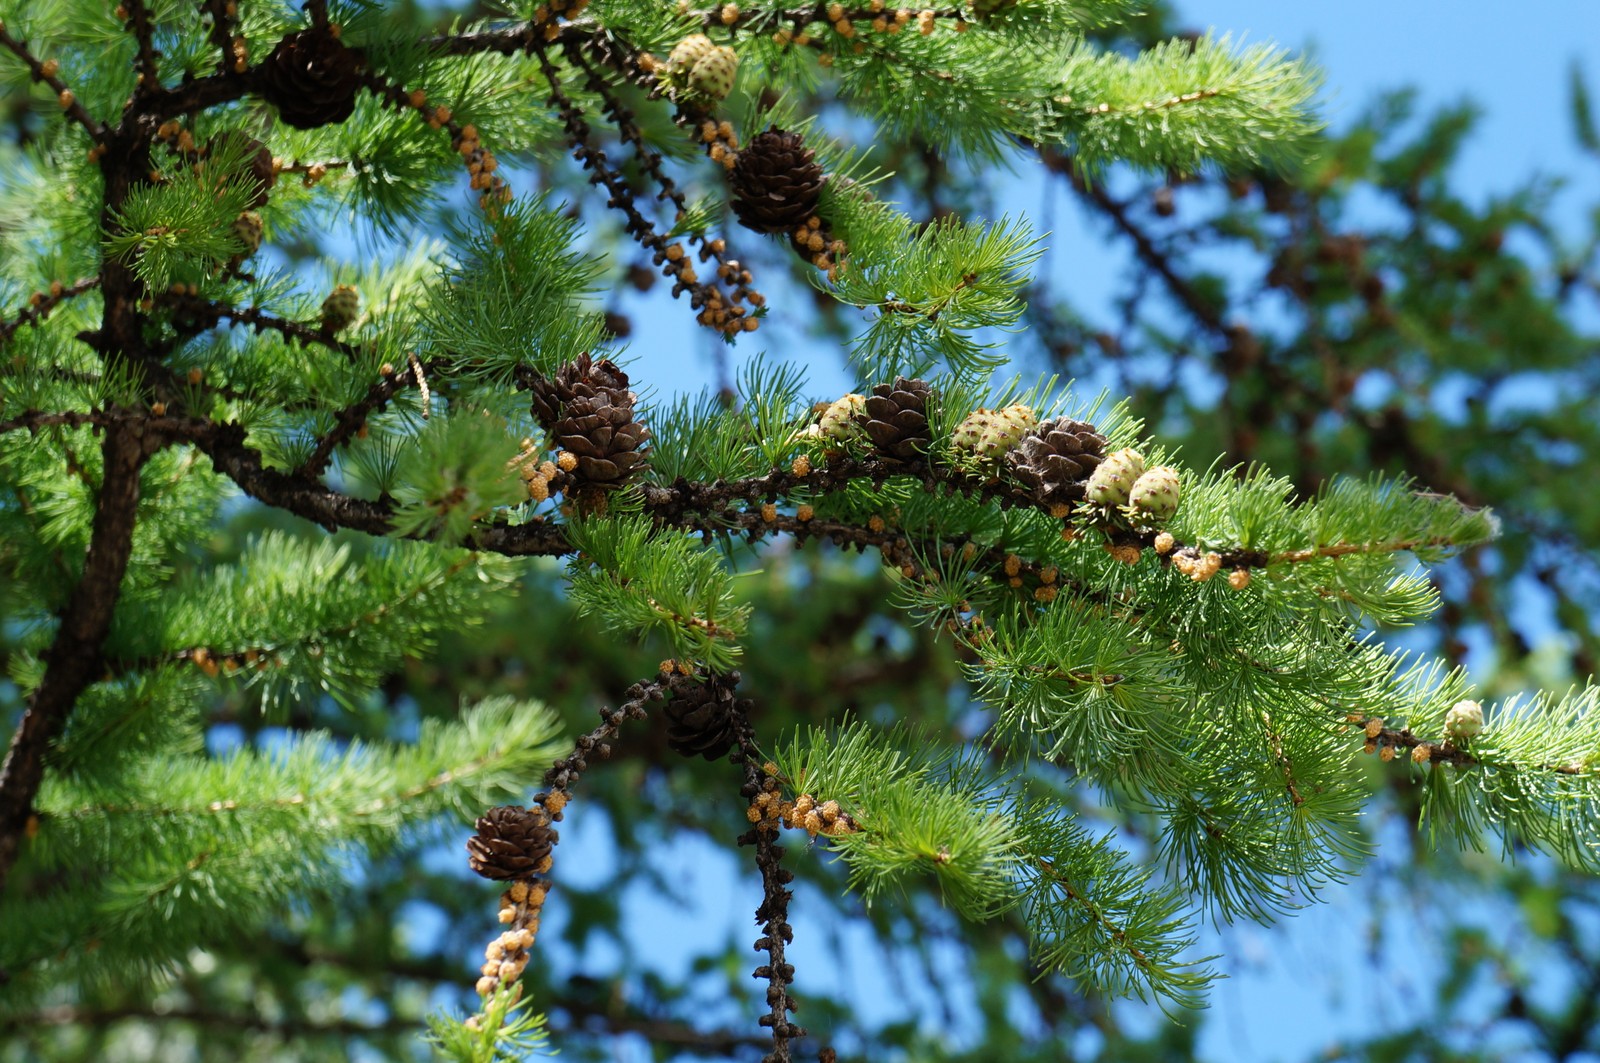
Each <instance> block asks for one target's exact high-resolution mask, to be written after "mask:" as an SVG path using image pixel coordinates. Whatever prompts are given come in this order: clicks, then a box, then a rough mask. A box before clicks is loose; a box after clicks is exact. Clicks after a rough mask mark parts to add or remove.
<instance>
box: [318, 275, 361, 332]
mask: <svg viewBox="0 0 1600 1063" xmlns="http://www.w3.org/2000/svg"><path fill="white" fill-rule="evenodd" d="M360 316H361V293H360V292H358V291H356V290H355V289H354V288H352V287H350V285H348V284H341V285H339V286H338V287H337V288H335V289H334V290H333V292H332V294H330V295H329V296H328V297H327V298H326V299H324V300H322V327H323V328H325V329H327V330H328V331H329V332H339V331H342V330H343V329H347V328H349V327H350V326H351V325H354V324H355V323H356V318H358V317H360Z"/></svg>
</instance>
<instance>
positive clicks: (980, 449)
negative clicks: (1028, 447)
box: [977, 402, 1039, 461]
mask: <svg viewBox="0 0 1600 1063" xmlns="http://www.w3.org/2000/svg"><path fill="white" fill-rule="evenodd" d="M1038 424H1039V415H1038V414H1036V413H1034V412H1033V407H1031V406H1024V405H1022V403H1020V402H1019V403H1017V404H1016V405H1013V406H1007V407H1006V408H1005V409H1003V410H1001V411H1000V412H999V413H997V414H995V415H994V417H992V418H990V420H989V424H988V425H987V426H986V427H985V428H984V430H983V435H982V436H981V437H979V439H978V446H977V453H978V457H980V458H982V459H984V460H985V461H999V460H1000V459H1001V458H1003V457H1005V455H1006V451H1008V450H1011V449H1013V448H1015V447H1016V445H1017V444H1018V443H1021V442H1022V437H1023V436H1025V435H1027V434H1028V433H1029V432H1031V431H1033V430H1034V428H1036V427H1037V426H1038Z"/></svg>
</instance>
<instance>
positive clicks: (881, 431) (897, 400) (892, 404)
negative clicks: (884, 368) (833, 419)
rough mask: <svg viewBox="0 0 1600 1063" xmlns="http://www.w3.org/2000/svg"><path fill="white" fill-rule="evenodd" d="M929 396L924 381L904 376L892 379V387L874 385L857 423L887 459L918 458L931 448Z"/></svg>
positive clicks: (907, 459)
mask: <svg viewBox="0 0 1600 1063" xmlns="http://www.w3.org/2000/svg"><path fill="white" fill-rule="evenodd" d="M932 395H933V389H932V388H930V387H929V386H928V384H927V382H925V381H922V380H907V379H906V378H905V377H903V376H901V377H895V380H894V383H893V384H874V385H873V386H872V394H871V395H868V396H867V398H866V403H865V411H864V412H863V413H862V414H860V415H858V416H857V417H856V424H858V425H860V426H861V429H862V430H863V431H865V432H866V433H867V437H868V438H869V439H871V440H872V445H873V446H874V447H876V448H877V449H878V452H879V453H881V454H883V455H885V456H886V457H891V458H898V459H900V460H902V461H910V460H912V459H915V458H918V457H921V456H922V455H924V454H926V453H927V452H928V448H929V447H930V446H932V445H933V432H932V431H931V430H930V429H929V428H928V399H929V398H930V397H931V396H932Z"/></svg>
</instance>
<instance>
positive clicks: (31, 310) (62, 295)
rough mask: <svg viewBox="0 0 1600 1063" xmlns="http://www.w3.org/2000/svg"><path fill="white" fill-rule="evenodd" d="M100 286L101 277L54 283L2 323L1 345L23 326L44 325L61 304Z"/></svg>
mask: <svg viewBox="0 0 1600 1063" xmlns="http://www.w3.org/2000/svg"><path fill="white" fill-rule="evenodd" d="M99 286H100V278H99V277H85V278H84V279H82V280H78V281H74V282H73V283H71V284H62V283H61V282H60V281H56V282H54V283H52V284H51V285H50V287H49V289H48V290H46V291H39V292H34V293H33V295H32V296H31V297H30V298H29V299H28V305H27V306H25V307H23V308H22V309H21V310H19V311H17V313H16V316H15V317H13V318H12V319H11V320H9V321H0V343H3V342H4V341H6V340H8V339H10V338H11V337H12V336H13V335H14V334H15V333H16V331H17V330H18V329H20V328H21V327H22V326H23V325H36V324H40V323H42V322H43V321H44V320H45V319H46V318H47V317H49V316H50V311H52V310H54V309H55V308H56V307H57V306H59V305H60V304H61V303H63V302H65V301H66V300H68V299H71V298H73V297H74V296H78V295H82V294H83V293H84V292H87V291H91V290H93V289H95V288H98V287H99Z"/></svg>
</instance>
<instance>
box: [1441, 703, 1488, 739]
mask: <svg viewBox="0 0 1600 1063" xmlns="http://www.w3.org/2000/svg"><path fill="white" fill-rule="evenodd" d="M1444 731H1445V734H1447V735H1449V736H1450V737H1451V738H1460V739H1463V740H1464V739H1468V738H1476V737H1478V735H1479V734H1480V733H1482V731H1483V706H1482V705H1479V704H1478V703H1477V702H1476V701H1458V702H1456V703H1455V704H1454V705H1452V706H1450V711H1449V712H1447V713H1445V714H1444Z"/></svg>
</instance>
